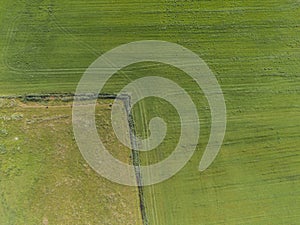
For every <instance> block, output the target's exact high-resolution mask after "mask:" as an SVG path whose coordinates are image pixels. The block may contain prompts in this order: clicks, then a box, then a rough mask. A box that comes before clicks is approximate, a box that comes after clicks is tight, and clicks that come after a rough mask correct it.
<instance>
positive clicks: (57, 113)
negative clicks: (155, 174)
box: [0, 99, 142, 225]
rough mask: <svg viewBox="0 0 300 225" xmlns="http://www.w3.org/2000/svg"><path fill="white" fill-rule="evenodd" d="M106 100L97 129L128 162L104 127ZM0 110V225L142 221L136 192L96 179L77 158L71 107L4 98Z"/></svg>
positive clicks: (99, 109)
mask: <svg viewBox="0 0 300 225" xmlns="http://www.w3.org/2000/svg"><path fill="white" fill-rule="evenodd" d="M110 102H111V101H107V100H105V101H104V100H101V102H99V104H98V106H97V110H96V113H97V114H96V118H97V127H98V131H99V134H100V135H101V137H102V138H103V140H104V141H105V143H106V145H107V148H108V149H110V150H111V153H112V154H113V155H114V156H115V157H117V158H119V159H120V160H123V161H125V162H127V163H130V157H129V156H130V151H128V150H126V148H124V147H122V146H121V145H120V144H119V143H118V142H117V141H116V140H115V139H116V137H115V136H114V135H113V133H112V129H108V128H107V126H109V124H110V121H109V115H110V109H109V103H110ZM46 105H47V106H46ZM0 106H1V111H0V122H1V124H0V140H1V144H0V177H1V179H0V190H1V191H0V193H1V195H0V224H5V225H6V224H7V225H13V224H26V225H27V224H44V225H45V224H107V225H108V224H116V225H117V224H128V225H129V224H141V223H142V222H141V216H140V210H139V199H138V191H137V189H136V188H134V187H126V186H120V185H117V184H114V183H112V182H110V181H108V180H106V179H104V178H102V177H100V176H99V175H97V174H96V173H95V172H94V171H93V170H92V169H91V168H90V167H89V166H88V165H87V163H86V162H85V160H84V159H83V158H82V156H81V155H80V152H79V150H78V148H77V147H76V142H75V139H74V136H73V132H72V126H71V111H72V109H71V105H70V103H61V102H55V101H50V102H47V103H46V102H45V103H26V104H25V103H22V102H20V101H17V100H14V99H12V100H3V99H2V100H1V101H0Z"/></svg>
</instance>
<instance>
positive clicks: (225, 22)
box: [0, 0, 300, 225]
mask: <svg viewBox="0 0 300 225" xmlns="http://www.w3.org/2000/svg"><path fill="white" fill-rule="evenodd" d="M0 7H1V14H0V17H1V20H0V22H1V35H0V47H1V49H3V50H2V53H3V54H2V56H1V57H2V60H1V64H0V71H1V72H0V85H1V89H0V93H1V94H5V95H7V94H17V93H22V94H23V93H29V92H36V93H41V92H45V93H48V92H74V91H75V87H76V83H77V82H78V81H79V79H80V77H81V75H82V73H83V71H84V70H85V69H86V68H87V67H88V66H89V64H90V63H91V62H93V61H94V60H95V59H96V58H98V56H99V55H100V54H102V53H104V52H106V51H107V50H109V49H112V48H114V47H116V46H118V45H120V44H124V43H128V42H131V41H137V40H144V39H160V40H165V41H171V42H176V43H178V44H181V45H183V46H185V47H187V48H189V49H190V50H192V51H194V52H195V53H197V54H198V55H199V56H200V57H202V58H203V59H204V60H205V61H206V62H207V64H208V65H209V67H210V68H211V69H212V71H213V72H214V74H215V75H216V77H217V79H218V81H219V83H220V85H221V87H222V90H223V92H224V96H225V100H226V105H227V113H228V115H227V116H228V121H227V133H226V137H225V140H224V145H223V147H222V149H221V152H220V154H219V156H218V157H217V159H216V161H215V162H214V163H213V165H212V166H211V167H210V168H209V169H208V170H207V171H205V172H203V173H199V172H198V171H197V167H198V163H199V161H200V159H201V156H202V153H203V151H204V149H205V144H206V143H207V141H208V135H209V124H210V123H209V122H210V119H209V118H210V116H209V108H208V105H207V102H206V100H205V98H204V96H203V95H202V93H201V91H200V90H199V89H198V88H197V86H196V85H195V83H194V82H193V81H191V80H190V79H189V78H188V77H187V76H186V75H185V74H183V73H182V72H180V71H178V70H176V69H174V68H170V67H168V66H163V65H161V64H155V63H154V64H153V63H151V64H149V63H142V64H136V65H132V66H129V67H127V68H125V69H124V70H123V71H122V73H119V74H118V75H117V76H115V77H113V78H112V79H111V80H110V83H109V84H108V85H107V86H106V89H105V92H116V91H117V90H119V89H121V88H122V87H123V86H124V85H125V84H126V83H128V82H130V80H133V79H136V78H138V77H143V76H147V75H158V76H165V77H167V78H171V79H173V80H174V81H176V82H178V83H179V84H180V85H181V86H183V87H184V88H185V89H186V90H187V91H188V92H189V93H190V94H191V97H192V99H193V100H194V101H195V103H196V105H197V107H198V111H199V116H200V120H201V122H202V126H201V138H200V143H199V146H198V148H197V151H196V154H195V155H194V157H193V158H192V159H191V161H190V162H189V163H188V164H187V165H186V167H185V168H184V169H183V170H182V171H180V173H178V174H177V175H176V176H174V177H173V178H171V179H170V180H168V181H166V182H164V183H162V184H158V185H155V186H151V187H147V188H145V198H146V206H147V214H148V217H149V222H150V224H154V225H194V224H195V225H198V224H276V225H277V224H284V225H285V224H299V222H298V221H299V220H300V218H299V216H298V215H300V213H299V212H300V199H299V196H300V195H299V190H298V189H299V188H298V187H299V183H300V178H299V171H300V168H299V163H300V162H299V161H300V156H299V146H300V143H299V142H300V141H299V131H300V130H299V125H300V124H299V121H300V117H299V112H300V105H299V98H300V94H299V91H300V90H299V86H300V80H299V71H300V62H299V58H300V35H299V32H300V27H299V24H300V17H299V15H300V3H299V1H298V0H283V1H279V0H270V1H258V0H253V1H233V0H230V1H168V0H166V1H158V0H154V1H124V0H123V1H121V0H119V1H96V0H89V1H79V0H77V1H72V2H70V1H58V0H52V1H49V0H48V1H47V0H45V1H42V2H39V1H8V0H4V1H2V2H1V3H0ZM1 57H0V58H1ZM124 73H125V74H126V76H124ZM155 115H162V116H163V117H164V118H165V119H166V120H168V121H169V122H170V124H169V131H170V132H169V133H168V136H167V137H168V138H167V140H166V141H165V142H164V143H163V144H162V145H161V146H159V148H158V149H156V150H154V151H153V152H150V153H149V154H147V155H145V154H142V155H141V160H142V163H143V164H149V163H153V162H156V161H159V160H161V159H162V158H164V157H166V156H167V155H168V154H169V153H170V152H171V151H172V148H173V146H174V145H175V144H176V143H177V139H176V138H177V137H178V135H179V134H178V133H176V132H174V131H176V130H178V126H179V125H178V117H177V114H176V113H175V112H174V111H173V108H172V107H170V106H169V105H168V104H166V103H165V102H159V101H158V100H154V99H147V100H145V101H144V102H141V103H140V105H139V106H137V107H136V108H135V120H136V121H135V124H136V126H137V131H138V132H139V134H140V135H141V136H146V134H147V126H146V124H147V121H149V119H151V118H152V117H153V116H155ZM162 151H164V152H162Z"/></svg>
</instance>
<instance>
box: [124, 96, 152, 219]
mask: <svg viewBox="0 0 300 225" xmlns="http://www.w3.org/2000/svg"><path fill="white" fill-rule="evenodd" d="M119 99H120V100H122V101H123V104H124V106H125V111H126V113H127V118H128V125H129V135H130V142H131V146H132V150H131V152H132V160H133V166H134V171H135V176H136V182H137V185H138V191H139V200H140V210H141V215H142V221H143V225H148V224H149V223H148V218H147V214H146V207H145V198H144V189H143V179H142V173H141V170H140V157H139V151H137V150H134V149H137V148H136V147H137V144H136V139H135V128H134V120H133V117H132V114H131V113H130V109H131V105H130V96H128V95H122V96H120V97H119Z"/></svg>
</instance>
